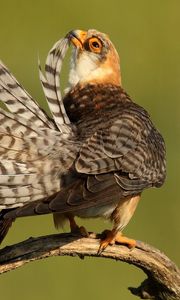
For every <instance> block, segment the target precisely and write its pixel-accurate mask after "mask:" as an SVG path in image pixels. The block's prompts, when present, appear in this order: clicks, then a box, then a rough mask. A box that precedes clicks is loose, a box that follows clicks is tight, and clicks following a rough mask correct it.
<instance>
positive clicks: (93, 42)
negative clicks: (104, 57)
mask: <svg viewBox="0 0 180 300" xmlns="http://www.w3.org/2000/svg"><path fill="white" fill-rule="evenodd" d="M89 48H90V50H91V51H93V52H95V53H100V52H101V49H102V42H101V41H100V40H99V39H98V38H95V37H93V38H91V39H89Z"/></svg>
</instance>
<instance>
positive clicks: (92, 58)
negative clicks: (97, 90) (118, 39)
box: [67, 29, 121, 88]
mask: <svg viewBox="0 0 180 300" xmlns="http://www.w3.org/2000/svg"><path fill="white" fill-rule="evenodd" d="M67 38H68V39H69V41H70V43H72V45H73V53H72V58H71V69H70V74H69V85H70V88H72V87H74V86H75V85H76V84H77V83H79V84H80V85H85V84H88V83H90V84H93V83H95V84H101V83H103V84H115V85H121V74H120V63H119V56H118V53H117V51H116V49H115V47H114V45H113V44H112V42H111V41H110V40H109V38H108V36H107V35H106V34H104V33H101V32H98V31H96V30H94V29H90V30H88V31H82V30H73V31H70V32H69V33H68V35H67Z"/></svg>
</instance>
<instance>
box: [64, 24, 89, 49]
mask: <svg viewBox="0 0 180 300" xmlns="http://www.w3.org/2000/svg"><path fill="white" fill-rule="evenodd" d="M86 36H87V32H86V31H83V30H78V29H77V30H72V31H70V32H69V33H68V34H67V36H66V37H67V38H68V40H69V41H70V42H71V43H72V44H73V45H74V46H75V47H76V48H80V49H81V50H82V49H83V44H84V42H85V40H86Z"/></svg>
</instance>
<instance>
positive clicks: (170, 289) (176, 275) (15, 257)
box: [0, 233, 180, 300]
mask: <svg viewBox="0 0 180 300" xmlns="http://www.w3.org/2000/svg"><path fill="white" fill-rule="evenodd" d="M98 247H99V236H96V235H95V234H92V233H91V234H90V236H89V237H88V238H82V237H79V236H77V235H72V234H56V235H49V236H42V237H38V238H29V239H28V240H25V241H23V242H21V243H18V244H15V245H12V246H7V247H5V248H3V249H2V250H0V274H2V273H5V272H7V271H10V270H13V269H16V268H18V267H21V266H23V265H24V264H26V263H28V262H30V261H34V260H38V259H42V258H47V257H50V256H64V255H69V256H79V257H80V258H84V257H85V256H94V257H104V258H110V259H115V260H120V261H123V262H127V263H129V264H133V265H135V266H136V267H138V268H140V269H142V270H143V271H144V272H145V273H146V275H147V278H146V279H145V281H144V282H143V283H142V284H141V285H140V287H138V288H132V287H130V288H129V290H130V291H131V292H132V293H133V294H134V295H136V296H139V297H140V298H141V299H156V300H179V299H180V270H179V269H178V268H177V266H176V265H175V264H174V263H173V262H172V261H170V259H169V258H168V257H167V256H165V255H164V254H163V253H161V252H160V251H159V250H158V249H155V248H153V247H152V246H149V245H147V244H145V243H143V242H138V243H137V247H136V248H134V249H133V250H129V249H128V248H127V247H125V246H120V245H114V246H108V247H107V248H106V250H105V251H103V252H102V253H101V254H97V251H98Z"/></svg>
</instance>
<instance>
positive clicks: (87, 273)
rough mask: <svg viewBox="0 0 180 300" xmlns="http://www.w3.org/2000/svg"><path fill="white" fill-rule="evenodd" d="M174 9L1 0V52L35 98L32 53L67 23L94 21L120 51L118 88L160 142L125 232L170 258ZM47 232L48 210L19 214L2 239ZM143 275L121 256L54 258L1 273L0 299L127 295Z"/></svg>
mask: <svg viewBox="0 0 180 300" xmlns="http://www.w3.org/2000/svg"><path fill="white" fill-rule="evenodd" d="M179 12H180V2H179V1H178V0H173V1H170V0H169V1H168V0H159V1H155V0H151V1H144V0H136V1H134V0H126V1H121V0H116V1H115V0H110V1H98V0H91V1H83V0H76V1H60V0H59V1H55V0H51V1H47V0H44V1H42V0H40V1H20V0H14V1H8V0H7V1H3V0H1V17H0V38H1V42H0V58H1V59H2V60H3V62H4V63H5V64H6V65H8V67H9V68H10V70H11V71H12V72H13V73H14V74H15V76H16V77H17V78H18V80H19V81H20V82H21V83H22V84H23V85H24V86H25V88H26V89H27V90H28V91H29V92H30V93H31V94H32V95H33V96H34V97H35V98H36V99H37V100H39V101H40V102H41V104H42V105H44V97H43V93H42V91H41V86H40V83H39V79H38V68H37V55H38V53H39V55H40V57H41V61H43V62H44V59H45V57H46V54H47V52H48V50H49V49H50V47H51V46H52V45H53V43H54V42H55V41H56V40H58V39H59V38H60V37H62V36H64V35H65V34H66V33H67V32H68V31H69V30H71V29H77V28H80V29H88V28H96V29H98V30H100V31H103V32H106V33H108V34H109V36H110V37H111V39H112V41H113V42H114V44H115V45H116V47H117V49H118V51H119V53H120V56H121V69H122V79H123V87H124V88H125V89H126V90H127V92H128V93H129V94H130V95H131V96H132V98H133V99H134V100H135V101H136V102H137V103H138V104H140V105H142V106H144V107H145V108H146V109H147V110H148V111H149V113H150V114H151V116H152V119H153V121H154V123H155V124H156V126H157V127H158V128H159V130H160V131H161V132H162V134H163V136H164V138H165V141H166V145H167V161H168V176H167V181H166V184H165V185H164V186H163V187H162V188H161V189H151V190H148V191H146V192H144V193H143V197H142V201H141V202H140V204H139V207H138V209H137V211H136V213H135V216H134V217H133V219H132V220H131V222H130V224H129V226H128V227H127V229H126V230H125V233H126V234H127V235H129V236H131V237H134V238H136V239H139V240H143V241H146V242H148V243H150V244H152V245H154V246H155V247H157V248H159V249H161V250H163V251H164V252H165V253H166V254H167V255H168V256H169V257H170V258H171V259H172V260H174V261H175V262H176V263H179V262H180V257H179V253H180V244H179V241H180V239H179V233H180V226H179V225H180V221H179V216H180V214H179V212H180V202H179V191H178V188H179V186H178V184H180V178H179V177H180V158H179V157H180V156H179V152H180V134H179V132H180V125H179V123H180V122H179V118H180V15H179ZM66 73H67V70H64V78H65V77H66V76H65V74H66ZM62 79H63V78H62ZM63 85H64V86H65V80H63ZM79 223H80V224H85V225H86V227H87V228H88V229H89V230H91V231H93V230H94V231H97V232H99V231H101V230H103V229H104V228H106V227H107V226H109V224H107V223H106V222H105V221H103V220H97V221H94V220H93V221H91V220H88V221H82V220H79ZM65 230H68V228H65ZM54 232H55V229H54V228H53V224H52V220H51V216H42V217H36V218H35V217H34V218H24V219H18V220H17V221H16V223H15V224H14V226H13V228H12V229H11V230H10V233H9V235H8V237H7V238H6V240H5V242H4V243H3V245H4V246H5V245H7V244H12V243H15V242H18V241H21V240H23V239H26V238H28V237H29V236H38V235H45V234H50V233H54ZM127 251H128V250H127ZM143 278H144V274H143V273H142V272H141V271H139V270H137V269H136V268H135V267H133V266H128V265H126V264H125V263H120V262H114V261H108V260H102V259H94V258H91V259H90V258H86V259H85V260H83V261H81V260H80V259H78V258H69V257H64V258H63V257H56V258H51V259H48V260H42V261H39V262H35V263H31V264H28V265H26V266H24V267H22V268H20V269H17V270H16V271H12V272H10V273H7V274H5V275H3V276H1V278H0V295H1V297H2V298H3V299H5V300H6V299H12V298H13V299H14V300H17V299H18V300H21V299H26V300H30V299H44V300H48V299H53V300H56V299H74V300H76V299H79V300H82V299H87V300H88V299H93V298H94V299H103V300H107V299H109V298H113V299H126V300H131V299H135V297H134V296H132V295H131V294H130V293H129V292H128V291H127V287H128V286H137V285H138V284H139V282H140V281H141V280H142V279H143Z"/></svg>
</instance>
